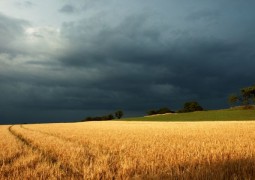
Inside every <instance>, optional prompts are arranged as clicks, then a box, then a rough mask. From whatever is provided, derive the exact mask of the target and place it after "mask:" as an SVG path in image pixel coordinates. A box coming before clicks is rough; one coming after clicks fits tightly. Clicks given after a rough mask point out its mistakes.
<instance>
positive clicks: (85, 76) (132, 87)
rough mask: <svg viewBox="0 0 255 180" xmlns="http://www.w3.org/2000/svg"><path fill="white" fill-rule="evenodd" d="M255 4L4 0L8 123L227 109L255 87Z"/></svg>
mask: <svg viewBox="0 0 255 180" xmlns="http://www.w3.org/2000/svg"><path fill="white" fill-rule="evenodd" d="M254 7H255V1H254V0H245V1H241V0H190V1H187V0H157V1H155V0H128V1H119V0H107V1H105V0H86V1H84V0H75V1H71V0H54V1H52V0H44V1H39V0H33V1H32V0H31V1H23V0H0V123H22V122H54V121H75V120H80V119H83V118H85V117H86V116H97V115H98V116H99V115H104V114H108V113H111V112H114V111H115V110H118V109H122V110H124V113H125V115H126V116H138V115H143V114H145V112H146V111H148V110H150V109H155V108H160V107H165V106H167V107H169V108H171V109H173V110H177V109H181V108H182V106H183V103H184V102H186V101H194V100H195V101H198V102H199V103H200V104H201V105H202V106H203V107H204V108H205V109H219V108H226V107H228V104H227V96H228V95H229V94H230V93H233V92H236V91H238V90H239V89H240V88H241V87H245V86H249V85H253V84H254V83H255V73H254V68H255V13H254Z"/></svg>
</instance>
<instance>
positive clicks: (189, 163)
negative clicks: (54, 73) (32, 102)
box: [0, 121, 255, 179]
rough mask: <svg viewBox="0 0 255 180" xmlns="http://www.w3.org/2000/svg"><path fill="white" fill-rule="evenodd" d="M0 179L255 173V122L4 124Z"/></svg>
mask: <svg viewBox="0 0 255 180" xmlns="http://www.w3.org/2000/svg"><path fill="white" fill-rule="evenodd" d="M0 147H1V149H0V179H255V122H253V121H240V122H235V121H231V122H135V121H130V122H125V121H123V122H117V121H109V122H83V123H65V124H38V125H14V126H0Z"/></svg>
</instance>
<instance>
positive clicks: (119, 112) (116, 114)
mask: <svg viewBox="0 0 255 180" xmlns="http://www.w3.org/2000/svg"><path fill="white" fill-rule="evenodd" d="M123 115H124V113H123V111H121V110H119V111H116V112H115V117H116V118H118V119H120V118H122V116H123Z"/></svg>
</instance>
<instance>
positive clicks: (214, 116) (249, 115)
mask: <svg viewBox="0 0 255 180" xmlns="http://www.w3.org/2000/svg"><path fill="white" fill-rule="evenodd" d="M123 120H125V121H231V120H232V121H236V120H237V121H239V120H255V110H231V109H226V110H212V111H199V112H191V113H174V114H166V115H158V116H151V117H149V116H147V117H137V118H127V119H123Z"/></svg>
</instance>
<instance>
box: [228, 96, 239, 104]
mask: <svg viewBox="0 0 255 180" xmlns="http://www.w3.org/2000/svg"><path fill="white" fill-rule="evenodd" d="M238 100H239V98H238V96H237V95H236V94H231V95H229V97H228V102H229V103H230V104H232V105H234V104H236V103H237V101H238Z"/></svg>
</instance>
